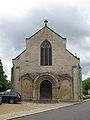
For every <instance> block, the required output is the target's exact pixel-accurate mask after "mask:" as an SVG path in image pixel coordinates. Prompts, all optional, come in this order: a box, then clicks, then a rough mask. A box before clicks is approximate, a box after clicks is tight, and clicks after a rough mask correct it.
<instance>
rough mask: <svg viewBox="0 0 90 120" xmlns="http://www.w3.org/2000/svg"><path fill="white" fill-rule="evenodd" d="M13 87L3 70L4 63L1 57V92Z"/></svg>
mask: <svg viewBox="0 0 90 120" xmlns="http://www.w3.org/2000/svg"><path fill="white" fill-rule="evenodd" d="M10 87H11V83H10V82H9V81H8V80H7V75H6V74H5V72H4V70H3V64H2V61H1V59H0V92H1V91H5V90H7V89H9V88H10Z"/></svg>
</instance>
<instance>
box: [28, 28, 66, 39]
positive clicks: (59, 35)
mask: <svg viewBox="0 0 90 120" xmlns="http://www.w3.org/2000/svg"><path fill="white" fill-rule="evenodd" d="M45 28H48V29H49V30H50V31H52V32H53V33H55V34H56V35H58V36H59V37H60V38H62V39H64V40H66V38H64V37H62V36H61V35H59V34H58V33H57V32H55V31H54V30H52V29H51V28H49V27H48V26H44V27H43V28H41V29H40V30H39V31H37V32H36V33H35V34H33V35H32V36H31V37H29V38H26V40H29V39H30V38H32V37H33V36H35V35H36V34H38V33H39V32H40V31H42V30H43V29H45Z"/></svg>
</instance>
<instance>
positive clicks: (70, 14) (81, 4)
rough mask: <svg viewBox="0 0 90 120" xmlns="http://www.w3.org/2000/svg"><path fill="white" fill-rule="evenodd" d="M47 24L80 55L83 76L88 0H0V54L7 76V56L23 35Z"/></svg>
mask: <svg viewBox="0 0 90 120" xmlns="http://www.w3.org/2000/svg"><path fill="white" fill-rule="evenodd" d="M44 19H48V20H49V26H51V28H54V30H55V31H56V32H58V33H59V34H61V35H63V36H64V37H66V38H67V39H68V43H67V44H68V48H69V49H70V51H71V52H73V53H77V56H78V57H80V58H81V64H82V67H83V78H86V77H88V76H89V73H90V67H88V66H89V65H90V64H89V60H90V54H89V51H90V47H89V45H90V1H89V0H45V1H42V0H0V58H1V59H2V60H3V62H4V69H5V71H6V74H7V75H8V79H10V72H11V71H10V70H11V66H12V63H11V59H12V58H13V57H15V56H17V55H18V54H19V53H20V52H21V51H22V50H23V49H24V48H25V38H26V37H30V35H32V34H33V33H35V32H36V31H37V30H38V29H39V28H41V27H42V24H43V21H44Z"/></svg>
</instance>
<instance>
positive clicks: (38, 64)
mask: <svg viewBox="0 0 90 120" xmlns="http://www.w3.org/2000/svg"><path fill="white" fill-rule="evenodd" d="M12 63H13V67H12V72H11V73H12V74H11V77H12V90H14V91H17V92H19V93H20V94H21V95H22V99H23V100H31V101H33V102H41V101H43V102H45V101H51V102H59V101H80V100H81V98H82V89H81V83H82V81H81V67H80V59H79V58H77V57H76V56H74V55H73V54H72V53H71V52H70V51H68V50H67V49H66V38H63V37H62V36H60V35H59V34H57V33H56V32H55V31H53V30H52V29H51V28H49V27H48V26H47V21H45V26H44V27H43V28H42V29H40V30H39V31H38V32H36V33H35V34H34V35H32V36H31V37H29V38H26V49H25V50H24V51H23V52H22V53H21V54H19V55H18V56H17V57H15V58H14V59H12Z"/></svg>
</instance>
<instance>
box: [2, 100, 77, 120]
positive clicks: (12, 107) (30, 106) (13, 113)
mask: <svg viewBox="0 0 90 120" xmlns="http://www.w3.org/2000/svg"><path fill="white" fill-rule="evenodd" d="M73 104H75V103H66V102H65V103H57V104H39V103H38V104H36V103H31V102H22V103H21V104H4V103H3V104H2V105H0V120H8V119H12V118H16V117H20V116H25V115H30V114H35V113H39V112H44V111H47V110H52V109H56V108H61V107H66V106H70V105H73ZM6 108H7V109H6Z"/></svg>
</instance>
